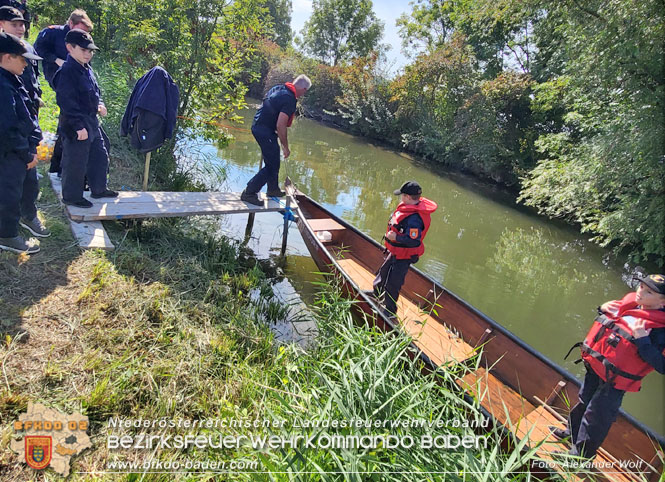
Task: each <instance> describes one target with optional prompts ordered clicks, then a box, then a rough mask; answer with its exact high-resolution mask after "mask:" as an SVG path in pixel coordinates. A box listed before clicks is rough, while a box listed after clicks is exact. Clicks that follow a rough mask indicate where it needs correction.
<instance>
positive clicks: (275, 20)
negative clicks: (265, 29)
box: [264, 0, 293, 49]
mask: <svg viewBox="0 0 665 482" xmlns="http://www.w3.org/2000/svg"><path fill="white" fill-rule="evenodd" d="M264 6H265V7H266V8H267V9H268V14H269V15H270V18H271V21H272V24H273V26H272V31H273V32H272V33H271V34H269V35H268V37H269V38H271V39H272V40H274V42H275V43H276V44H277V45H279V46H280V47H282V48H283V49H285V48H287V47H288V46H289V45H291V41H292V40H293V32H292V31H291V13H292V11H293V7H292V5H291V0H265V1H264Z"/></svg>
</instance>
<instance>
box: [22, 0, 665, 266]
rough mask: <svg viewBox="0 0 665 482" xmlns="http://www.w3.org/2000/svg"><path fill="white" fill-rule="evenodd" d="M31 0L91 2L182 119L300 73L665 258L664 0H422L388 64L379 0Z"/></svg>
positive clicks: (100, 36)
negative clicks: (169, 79) (304, 17)
mask: <svg viewBox="0 0 665 482" xmlns="http://www.w3.org/2000/svg"><path fill="white" fill-rule="evenodd" d="M34 5H35V7H34V8H35V10H36V11H37V12H38V13H39V14H40V15H41V18H42V19H43V20H48V21H51V20H52V21H54V22H61V21H63V20H64V19H65V18H66V16H67V13H68V12H69V11H71V9H72V8H74V7H75V6H80V7H83V8H86V9H87V10H88V11H89V13H90V14H91V16H92V17H93V18H94V19H95V20H96V24H97V26H96V29H95V39H96V41H97V42H98V43H99V44H100V46H101V47H102V48H103V49H104V50H103V51H104V52H105V54H104V55H105V56H106V57H108V58H110V59H113V64H114V68H115V69H116V70H117V72H118V73H119V74H121V76H122V77H123V79H124V81H125V84H127V85H132V84H133V81H135V80H136V77H138V76H140V75H141V74H142V73H143V72H144V71H145V70H147V68H149V67H152V66H153V65H156V64H160V65H162V66H164V67H165V68H166V69H167V70H168V71H169V72H170V73H171V75H172V76H173V77H174V79H175V81H176V83H178V85H179V86H180V88H181V93H182V95H183V101H182V104H181V108H180V111H179V114H180V115H181V116H182V118H181V119H180V122H179V126H180V127H184V128H190V127H192V126H193V125H196V124H197V120H200V119H198V117H197V116H198V115H200V112H201V111H202V108H205V111H206V121H213V122H214V121H216V120H218V119H221V118H223V117H225V118H229V117H233V116H234V113H235V112H236V109H237V107H238V106H241V105H243V102H244V96H245V94H247V93H248V92H249V93H251V94H253V95H257V96H261V95H262V93H263V91H264V89H265V88H266V87H270V86H271V85H273V84H274V83H277V82H282V81H286V80H291V79H292V77H293V76H294V75H295V74H297V73H300V72H304V73H306V74H308V75H309V76H310V77H311V78H312V80H313V82H314V83H313V87H312V89H311V91H310V92H309V93H308V95H307V96H305V97H304V99H303V101H302V109H303V112H304V113H305V114H306V115H309V116H312V117H315V118H318V119H321V120H325V121H327V122H329V123H331V124H333V125H337V126H339V127H342V128H344V129H347V130H350V131H352V132H354V133H356V134H359V135H362V136H364V137H368V138H371V139H375V140H378V141H381V142H383V143H385V144H387V145H390V146H393V147H395V148H398V149H401V150H404V151H407V152H409V153H412V154H415V155H417V156H419V157H421V158H424V159H427V160H429V161H430V162H433V163H437V164H442V165H445V166H446V167H448V168H451V169H460V170H464V171H468V172H470V173H473V174H475V175H477V176H480V177H483V178H486V179H489V180H492V181H494V182H498V183H501V184H503V185H505V186H507V187H509V188H510V189H512V190H513V191H514V192H516V193H517V196H518V199H519V200H520V201H521V202H523V203H525V204H527V205H529V206H533V207H534V208H535V209H537V210H538V211H539V212H540V213H542V214H544V215H547V216H551V217H556V218H562V219H565V220H567V221H569V222H571V223H574V224H576V225H578V226H579V227H580V229H581V231H582V232H586V233H590V235H592V237H593V239H594V240H595V241H597V242H598V243H600V244H601V245H602V246H607V247H610V248H616V249H617V250H620V251H622V253H624V254H625V255H628V256H629V257H630V258H631V259H632V260H634V261H644V260H651V261H655V262H656V263H660V264H662V262H663V261H665V243H663V240H664V239H665V223H663V222H662V220H663V219H665V164H663V163H664V162H665V161H664V159H665V132H663V131H664V128H663V125H665V118H664V112H665V83H664V82H665V81H664V80H663V79H664V78H665V77H664V76H663V75H662V74H663V71H664V70H665V65H664V63H665V55H664V51H663V49H664V47H663V45H665V27H664V25H665V18H664V15H665V14H664V13H663V9H662V3H661V2H659V1H657V0H647V1H636V0H629V1H620V0H615V1H611V2H600V1H592V2H584V3H583V4H582V3H581V2H577V1H566V2H560V1H551V0H528V1H519V2H518V1H514V0H499V1H489V0H475V1H473V2H448V1H438V0H437V1H435V0H418V1H414V2H411V3H410V4H409V7H408V9H406V10H407V13H405V14H403V15H402V17H400V19H399V20H398V27H399V29H400V34H401V36H402V39H403V45H402V46H397V45H394V46H392V48H393V49H398V48H403V49H404V51H405V52H406V53H407V54H408V55H409V58H410V62H409V63H408V65H406V66H405V67H404V68H403V69H401V70H400V71H399V72H398V73H397V74H394V75H393V74H389V73H388V67H387V65H386V63H385V52H386V49H388V48H390V46H388V45H385V44H384V43H382V34H383V29H384V25H383V24H382V22H381V21H380V20H378V19H377V18H376V15H375V14H374V13H373V11H372V2H371V0H321V1H315V2H314V3H313V13H312V16H311V18H310V19H309V21H308V22H307V23H306V24H305V28H304V29H303V31H302V32H292V31H291V28H290V17H291V11H292V5H291V2H290V1H289V0H241V1H233V2H223V1H219V0H205V1H200V2H187V1H186V0H178V1H173V2H159V1H150V0H149V1H147V2H141V3H140V4H137V3H135V2H130V1H127V0H118V1H111V0H101V1H91V0H82V1H79V2H74V1H71V0H66V1H64V2H57V3H56V2H47V1H45V0H35V1H34ZM294 34H295V35H294ZM303 52H304V53H303ZM209 126H210V127H211V129H215V127H214V124H212V125H210V124H209ZM210 134H211V136H216V137H219V136H220V133H219V131H217V130H216V131H215V132H210Z"/></svg>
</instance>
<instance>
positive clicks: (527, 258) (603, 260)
mask: <svg viewBox="0 0 665 482" xmlns="http://www.w3.org/2000/svg"><path fill="white" fill-rule="evenodd" d="M254 112H255V109H254V108H250V109H249V110H246V111H244V112H242V113H241V114H242V115H243V116H244V120H245V123H244V125H238V124H236V125H234V126H233V127H231V128H230V129H229V133H231V134H233V135H234V136H235V141H234V142H232V143H231V145H229V146H228V147H226V148H224V149H217V148H216V147H215V146H214V145H213V144H210V145H207V146H206V147H204V148H203V151H204V153H207V154H208V155H209V156H212V158H213V163H214V164H215V165H216V166H217V167H218V168H220V169H224V170H225V171H226V180H225V181H224V183H223V185H220V186H217V187H218V188H220V189H224V190H230V191H241V190H242V189H243V188H244V186H245V184H246V182H247V181H248V180H249V179H250V178H251V177H252V176H253V175H254V174H255V173H256V171H257V169H258V163H259V160H260V157H261V154H260V150H259V148H258V146H257V144H256V142H255V141H254V139H253V137H252V135H251V133H250V132H249V127H250V125H251V118H252V116H253V114H254ZM289 146H290V148H291V156H290V157H289V159H287V160H286V161H284V160H283V161H282V168H281V171H280V182H281V181H283V179H284V178H285V177H286V176H287V175H288V176H289V177H290V178H291V179H292V180H293V181H294V182H295V184H296V185H297V186H298V188H299V189H300V190H301V191H303V192H305V193H307V194H308V195H309V196H311V197H312V198H313V199H315V200H317V201H318V202H320V203H321V204H323V205H324V206H325V207H326V208H327V209H329V210H330V211H332V212H334V213H335V214H337V215H338V216H340V217H341V218H343V219H345V220H347V221H349V222H350V223H352V224H353V225H355V226H356V227H357V228H359V229H360V230H362V231H364V232H365V233H367V234H369V235H370V236H371V237H373V238H374V239H376V240H379V239H380V238H381V236H382V235H383V234H384V230H385V227H386V223H387V221H388V217H389V215H390V213H391V212H392V210H393V209H394V208H395V206H396V204H397V197H396V196H394V195H393V194H392V193H393V191H394V190H395V189H396V188H398V187H399V186H400V185H401V184H402V183H403V182H404V181H407V180H416V181H418V182H419V183H420V185H421V186H422V187H423V195H424V196H426V197H428V198H430V199H432V200H434V201H436V203H437V204H438V205H439V208H438V210H437V211H436V213H434V215H433V217H432V224H431V228H430V231H429V233H428V236H427V239H426V241H425V245H426V252H425V255H424V256H423V257H422V258H421V259H420V261H419V262H418V264H417V265H416V266H417V267H418V268H419V269H421V270H422V271H424V272H425V273H427V274H428V275H430V276H431V277H433V278H435V279H436V280H438V281H439V282H441V283H442V284H443V285H444V286H446V287H447V288H448V289H450V290H451V291H452V292H454V293H455V294H457V295H458V296H460V297H461V298H463V299H464V300H466V301H468V302H469V303H470V304H472V305H473V306H475V307H477V308H478V309H480V310H481V311H482V312H484V313H486V314H487V315H489V316H490V317H491V318H493V319H494V320H496V321H497V322H499V323H500V324H502V325H503V326H505V327H506V328H508V329H509V330H511V331H512V332H513V333H515V334H517V336H519V337H520V338H521V339H523V340H525V341H526V342H527V343H528V344H530V345H531V346H533V347H535V348H536V349H537V350H539V351H540V352H541V353H543V354H544V355H545V356H547V357H549V358H550V359H551V360H552V361H554V362H556V363H558V364H560V365H562V366H563V367H565V368H566V369H567V370H569V371H570V372H572V373H574V374H575V375H576V376H578V378H579V377H580V376H581V375H582V371H583V368H582V367H581V364H580V365H575V364H573V363H572V361H571V359H572V360H575V359H576V358H578V357H577V356H576V355H577V354H578V353H579V351H575V352H574V353H573V355H571V357H569V360H568V361H564V360H563V357H564V355H565V354H566V352H567V351H568V349H569V348H570V346H571V345H573V344H574V343H576V342H577V341H580V340H582V339H583V337H584V335H585V334H586V332H587V330H588V329H589V326H590V324H591V322H592V321H593V319H594V317H595V315H596V307H598V306H599V305H600V304H601V303H603V302H605V301H607V300H611V299H617V298H621V297H622V296H623V295H625V294H626V293H627V292H628V291H630V290H632V285H630V284H631V279H632V276H633V273H634V270H633V268H632V267H630V266H627V265H624V264H623V263H622V261H621V260H617V259H615V258H614V257H612V256H611V255H610V254H609V253H608V252H607V251H606V250H604V249H601V248H599V247H598V246H597V245H594V244H593V243H591V242H589V241H588V240H587V239H585V238H584V237H582V236H581V235H580V234H579V233H578V232H576V231H575V230H574V229H572V228H570V227H569V226H565V225H562V224H559V223H556V222H552V221H549V220H547V219H545V218H542V217H539V216H536V215H535V214H533V213H532V212H530V211H528V210H526V209H524V208H523V207H521V206H518V205H516V203H515V202H514V198H513V197H511V196H510V195H507V194H505V193H504V192H502V191H501V190H500V189H497V188H495V187H492V186H488V185H486V184H484V183H482V182H480V181H478V180H475V179H473V178H470V177H466V176H462V175H458V174H456V175H452V174H450V173H446V172H444V171H443V170H437V169H436V168H433V167H431V166H429V165H424V164H422V163H419V162H417V161H416V160H414V159H412V158H410V157H408V156H406V155H404V154H400V153H397V152H393V151H391V150H387V149H384V148H382V147H379V146H376V145H372V144H371V143H369V142H368V141H367V140H365V139H362V138H358V137H354V136H351V135H349V134H346V133H343V132H340V131H337V130H335V129H332V128H329V127H326V126H324V125H321V124H319V123H317V122H314V121H311V120H308V119H302V118H301V119H298V120H297V121H296V122H295V123H294V126H293V127H292V128H290V129H289ZM246 222H247V218H246V216H241V215H235V216H227V217H225V218H223V219H222V220H221V229H222V231H223V232H225V233H226V234H229V235H231V236H234V237H236V238H242V235H243V233H244V229H245V225H246ZM282 224H283V220H282V217H281V215H279V214H275V213H273V214H261V215H257V216H256V223H255V226H254V230H253V237H252V239H251V241H250V246H251V247H252V248H253V249H254V250H255V252H256V253H257V254H258V255H259V256H262V257H272V256H276V255H277V254H278V253H279V248H280V246H281V233H282ZM652 269H653V267H652ZM316 271H317V268H316V266H315V264H314V262H313V261H312V260H311V258H310V257H309V252H308V251H307V248H306V247H305V245H304V243H303V241H302V239H301V238H300V235H299V233H298V230H297V228H296V226H295V224H293V225H292V226H291V229H290V230H289V248H288V257H287V262H286V267H285V273H286V277H287V280H285V281H284V282H282V283H280V286H278V291H281V292H282V294H283V295H284V296H285V299H287V300H289V301H292V302H293V304H294V306H295V307H297V306H298V305H299V303H301V301H300V300H303V301H304V302H305V303H307V302H309V301H311V299H312V294H313V292H314V291H315V286H313V285H312V284H311V282H312V281H315V280H320V277H319V275H317V274H315V272H316ZM288 330H289V331H290V333H287V334H286V335H287V336H290V337H292V338H293V339H297V338H298V337H306V336H307V332H308V331H309V330H311V327H310V326H308V324H307V323H306V322H302V323H294V325H293V326H292V327H289V328H288ZM525 369H528V367H525ZM664 380H665V379H664V378H663V377H662V375H660V374H658V373H655V372H654V373H652V374H650V375H649V376H648V377H647V379H646V381H645V383H644V387H643V389H642V391H641V392H639V393H637V394H627V395H626V397H625V399H624V404H623V407H624V408H625V409H626V410H627V411H628V412H630V413H631V414H633V415H634V416H636V417H637V418H638V419H639V420H641V421H643V422H645V423H646V424H647V425H649V426H651V427H652V428H654V430H656V431H657V432H659V433H661V434H665V416H664V410H663V406H665V383H664Z"/></svg>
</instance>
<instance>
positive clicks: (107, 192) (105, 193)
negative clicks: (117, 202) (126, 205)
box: [90, 189, 118, 199]
mask: <svg viewBox="0 0 665 482" xmlns="http://www.w3.org/2000/svg"><path fill="white" fill-rule="evenodd" d="M90 197H93V198H95V199H101V198H103V197H118V193H117V192H116V191H111V190H110V189H106V190H105V191H102V192H98V193H96V194H95V193H94V192H93V193H92V194H90Z"/></svg>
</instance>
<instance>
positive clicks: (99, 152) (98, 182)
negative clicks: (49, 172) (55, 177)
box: [62, 118, 109, 201]
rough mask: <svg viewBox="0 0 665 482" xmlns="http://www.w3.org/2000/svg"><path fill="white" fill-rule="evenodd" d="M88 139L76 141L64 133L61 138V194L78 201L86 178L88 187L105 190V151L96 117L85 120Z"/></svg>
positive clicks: (106, 164)
mask: <svg viewBox="0 0 665 482" xmlns="http://www.w3.org/2000/svg"><path fill="white" fill-rule="evenodd" d="M86 130H87V131H88V139H86V140H85V141H79V140H77V139H76V137H74V138H70V137H68V136H63V140H62V198H63V199H65V200H66V201H78V200H80V199H82V198H83V185H84V182H85V179H86V177H87V179H88V185H89V186H90V191H91V192H92V193H93V194H99V193H102V192H104V191H105V190H106V174H107V173H108V167H109V155H108V151H107V150H106V146H105V144H104V136H103V134H102V132H101V128H100V127H99V123H98V122H97V119H96V118H94V119H90V120H89V121H87V122H86Z"/></svg>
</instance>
